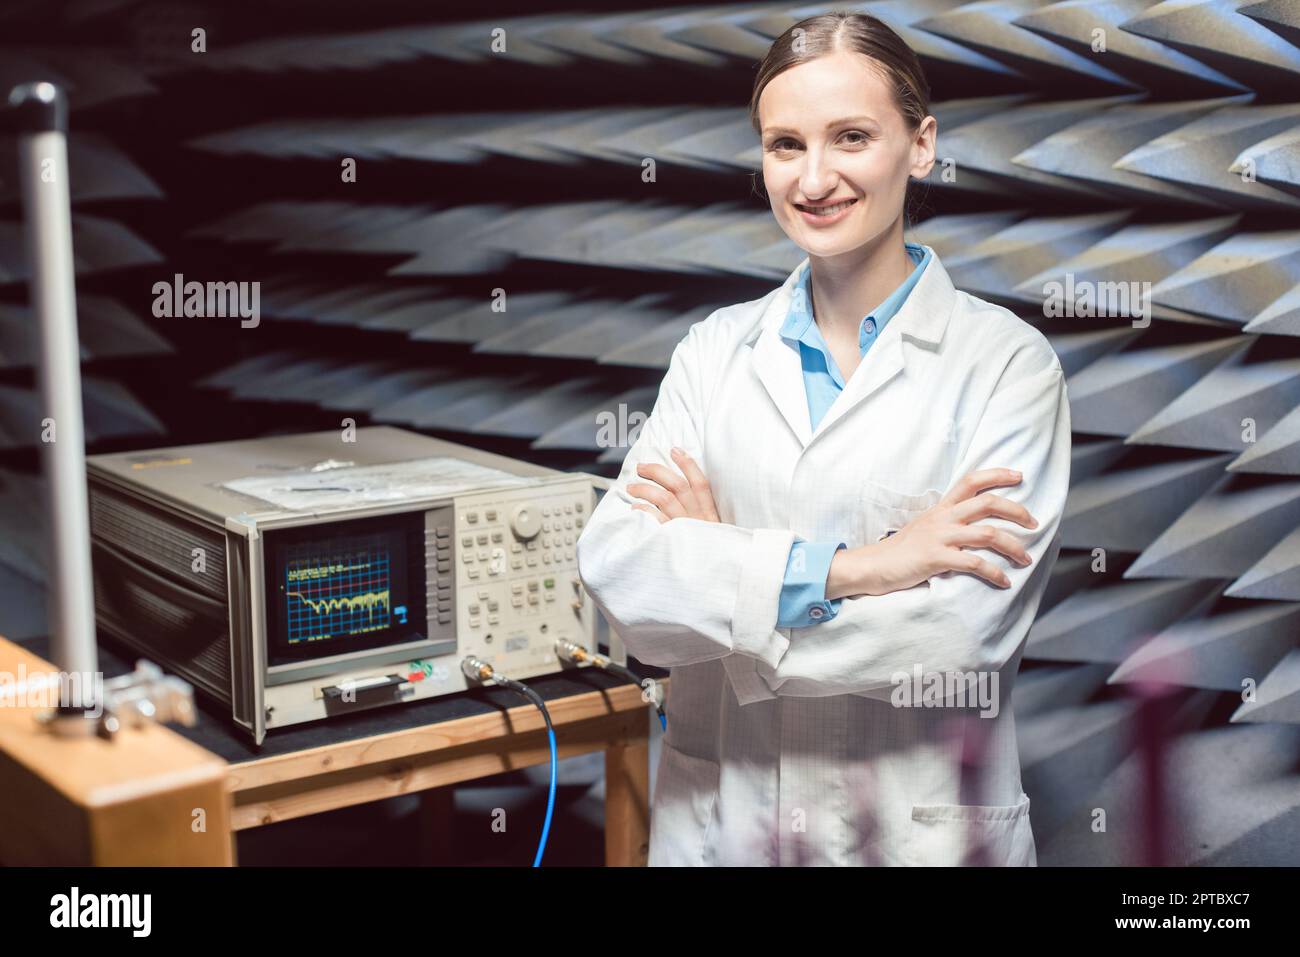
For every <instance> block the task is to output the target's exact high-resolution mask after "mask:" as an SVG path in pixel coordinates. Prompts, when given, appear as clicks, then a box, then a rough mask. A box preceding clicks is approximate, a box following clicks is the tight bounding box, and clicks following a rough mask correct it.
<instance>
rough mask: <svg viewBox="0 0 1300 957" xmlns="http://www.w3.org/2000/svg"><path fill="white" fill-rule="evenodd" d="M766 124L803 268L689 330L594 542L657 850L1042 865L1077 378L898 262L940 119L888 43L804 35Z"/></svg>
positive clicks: (880, 34) (766, 104) (870, 29)
mask: <svg viewBox="0 0 1300 957" xmlns="http://www.w3.org/2000/svg"><path fill="white" fill-rule="evenodd" d="M750 111H751V116H752V118H753V120H754V126H755V129H756V130H757V131H758V132H759V135H760V137H761V140H762V149H763V179H764V182H765V185H766V187H767V192H768V194H769V197H770V201H771V206H772V212H773V214H774V215H775V216H776V218H777V221H778V222H779V223H780V224H781V227H782V228H783V229H784V230H785V232H786V233H787V234H788V235H789V236H790V238H791V239H792V240H794V242H795V243H797V244H798V245H799V246H800V247H801V248H803V249H804V250H805V251H806V252H807V253H808V256H807V258H806V259H804V261H803V262H802V263H800V265H799V266H798V267H797V268H796V269H795V271H794V272H793V273H791V274H790V276H789V277H788V278H787V279H786V281H785V283H784V284H783V285H782V286H781V287H779V288H777V289H775V290H773V291H771V292H770V293H768V294H767V295H766V296H763V297H762V298H760V299H756V300H753V301H750V302H744V303H739V304H737V305H733V306H728V307H725V308H722V309H719V310H717V311H715V312H714V313H712V314H711V315H710V316H709V317H708V318H707V319H705V320H704V321H703V322H699V323H697V324H695V325H694V326H692V327H691V329H690V330H689V332H688V333H687V335H686V337H685V338H684V339H683V340H682V342H681V343H680V344H679V345H678V346H677V348H676V350H675V351H674V353H673V357H672V361H671V364H670V366H669V369H668V372H667V374H666V375H665V377H664V380H663V383H662V385H661V387H660V392H659V396H658V399H657V401H656V403H655V406H654V409H653V410H652V412H651V415H650V418H649V419H648V420H647V421H646V423H645V424H644V426H643V427H642V430H641V432H640V434H639V436H638V438H637V441H636V442H635V444H634V445H633V446H632V448H631V450H630V451H629V453H628V456H627V459H626V460H625V462H624V464H623V468H622V473H621V475H620V476H619V479H618V482H617V483H616V485H615V486H614V487H613V488H612V489H611V490H610V492H609V493H607V494H606V496H605V497H604V499H603V500H602V501H601V503H600V505H599V507H598V508H597V509H596V510H595V512H594V513H593V515H592V516H591V519H590V521H589V522H588V524H587V527H586V529H585V530H584V532H583V534H582V537H581V539H580V540H579V542H578V562H579V569H580V574H581V576H582V579H583V581H584V583H585V585H586V587H587V589H588V591H589V592H590V594H591V595H592V596H593V598H594V600H595V602H596V603H597V605H598V607H600V609H601V610H602V611H603V612H604V614H605V615H606V616H607V617H608V618H609V620H610V623H611V626H612V627H613V628H615V629H616V630H617V631H618V633H619V635H620V636H621V637H622V639H623V641H624V642H625V644H626V646H627V649H628V651H629V652H630V653H631V654H633V655H635V656H636V657H637V658H639V659H641V660H642V661H644V662H647V663H649V664H653V665H659V666H662V667H668V668H671V669H672V680H671V686H670V691H669V704H668V714H669V723H668V731H667V734H666V736H665V740H664V744H663V751H662V754H661V757H660V763H659V770H658V781H657V785H656V789H655V795H654V804H653V812H652V813H653V816H652V825H651V843H650V863H651V864H721V865H787V864H964V863H989V864H1002V865H1028V864H1035V863H1036V854H1035V848H1034V840H1033V834H1032V832H1031V830H1030V825H1029V815H1028V810H1029V799H1028V797H1027V796H1026V795H1025V793H1024V791H1023V790H1022V788H1021V782H1020V766H1019V760H1018V757H1017V751H1016V737H1015V722H1014V718H1013V715H1012V711H1011V707H1010V694H1011V685H1012V683H1013V680H1014V676H1015V674H1016V671H1017V668H1018V666H1019V663H1020V655H1021V651H1022V649H1023V644H1024V640H1025V636H1026V633H1027V631H1028V629H1029V625H1030V623H1031V622H1032V620H1033V618H1034V615H1035V612H1036V610H1037V608H1038V604H1039V601H1040V599H1041V597H1042V593H1043V589H1044V587H1045V584H1046V582H1047V578H1048V574H1049V572H1050V569H1051V566H1052V564H1053V563H1054V561H1055V560H1056V554H1057V551H1058V548H1059V541H1058V539H1057V537H1056V532H1057V528H1058V526H1059V524H1060V520H1061V513H1062V509H1063V507H1064V504H1065V497H1066V491H1067V488H1068V485H1069V469H1070V419H1069V407H1068V404H1067V401H1066V392H1065V383H1064V376H1063V374H1062V370H1061V365H1060V363H1059V361H1058V360H1057V357H1056V355H1055V354H1054V353H1053V351H1052V349H1051V347H1050V346H1049V345H1048V343H1047V340H1046V339H1045V338H1044V337H1043V336H1042V335H1041V334H1040V333H1039V332H1038V331H1037V330H1036V329H1034V328H1033V327H1032V326H1030V325H1028V324H1026V323H1024V322H1022V321H1021V320H1020V319H1019V318H1017V317H1016V316H1015V315H1014V314H1012V313H1011V312H1009V311H1007V310H1006V309H1003V308H1001V307H999V306H996V305H992V304H990V303H987V302H984V301H982V300H980V299H977V298H975V297H974V296H971V295H968V294H966V293H963V292H958V291H957V290H955V289H954V288H953V286H952V282H951V281H950V279H949V277H948V274H947V272H946V271H945V270H944V267H943V264H942V263H941V262H940V260H939V258H938V256H937V255H935V254H934V250H933V249H931V248H930V247H927V246H921V245H917V244H905V243H904V241H903V214H904V203H905V197H906V192H907V187H908V181H909V179H922V178H923V177H925V176H926V175H927V174H928V173H929V171H930V168H931V166H932V165H933V163H934V159H935V126H936V124H935V119H934V117H933V116H930V115H929V111H928V88H927V86H926V83H925V80H924V77H923V75H922V72H921V68H920V65H919V63H918V61H917V59H916V56H915V54H914V53H913V52H912V51H911V50H910V49H909V48H908V47H907V45H906V44H904V43H903V41H902V40H901V39H899V37H898V36H897V35H896V34H895V33H894V32H893V31H891V30H890V29H889V28H888V27H886V26H885V25H884V24H883V23H881V22H880V21H879V20H876V19H874V18H872V17H869V16H864V15H856V14H827V15H823V16H817V17H812V18H810V19H807V20H804V21H802V22H801V23H799V24H797V25H795V26H794V27H791V28H790V30H788V31H787V32H786V33H785V34H783V35H782V36H781V37H779V38H778V39H777V40H776V41H775V42H774V43H773V45H772V48H771V50H770V51H769V52H768V54H767V56H766V57H765V58H764V60H763V62H762V64H761V65H760V67H759V71H758V77H757V80H756V83H755V87H754V96H753V99H752V100H751V107H750ZM1012 469H1016V470H1019V471H1018V472H1012V471H1011V470H1012ZM995 488H996V489H999V490H1000V493H994V492H993V491H990V490H991V489H995Z"/></svg>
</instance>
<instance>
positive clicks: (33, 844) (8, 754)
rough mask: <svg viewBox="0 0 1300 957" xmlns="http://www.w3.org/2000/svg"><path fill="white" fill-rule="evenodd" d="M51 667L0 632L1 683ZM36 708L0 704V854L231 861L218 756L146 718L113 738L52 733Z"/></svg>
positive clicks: (15, 861) (54, 860)
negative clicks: (40, 721)
mask: <svg viewBox="0 0 1300 957" xmlns="http://www.w3.org/2000/svg"><path fill="white" fill-rule="evenodd" d="M55 670H56V669H55V668H54V666H53V665H51V664H50V663H49V662H46V661H43V660H42V659H40V658H38V657H36V656H35V655H33V654H30V653H29V652H27V651H24V650H23V649H22V648H20V647H19V646H17V645H15V644H13V643H12V642H9V641H6V640H5V639H3V638H0V672H4V673H5V675H6V682H7V685H8V689H7V690H12V689H13V688H14V682H15V681H16V678H17V676H18V675H19V674H20V673H25V674H27V675H31V674H33V673H50V672H54V671H55ZM38 704H39V702H38ZM39 710H41V709H40V708H39V707H33V706H31V702H29V701H28V702H25V701H22V700H18V701H6V702H5V703H3V704H0V863H3V864H6V865H93V866H139V865H221V866H229V865H231V864H232V863H233V857H234V855H233V834H232V831H231V828H230V795H229V793H228V791H227V787H226V763H225V762H224V761H222V760H221V759H220V758H218V757H216V756H215V755H213V754H210V753H208V752H207V751H206V750H204V749H203V748H201V747H199V746H198V745H196V744H194V743H192V742H190V741H188V740H186V739H185V738H183V737H181V736H180V735H179V734H177V733H176V732H175V731H172V730H171V729H170V728H166V727H163V726H161V725H156V724H152V723H150V724H147V725H146V726H145V727H143V728H141V729H138V730H137V729H132V728H125V729H123V730H122V731H120V732H118V734H117V735H116V737H115V738H114V739H113V740H111V741H108V740H104V739H101V738H98V737H94V736H88V737H80V738H60V737H56V736H54V735H52V734H50V733H49V732H48V731H46V730H44V729H43V728H42V727H41V726H40V725H39V724H38V723H37V721H36V715H37V713H38V712H39Z"/></svg>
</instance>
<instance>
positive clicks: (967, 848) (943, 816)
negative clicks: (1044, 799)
mask: <svg viewBox="0 0 1300 957" xmlns="http://www.w3.org/2000/svg"><path fill="white" fill-rule="evenodd" d="M906 856H907V862H908V863H909V864H910V865H912V866H919V867H961V866H966V865H973V864H983V865H986V866H989V867H1035V866H1037V864H1038V856H1037V853H1036V851H1035V848H1034V833H1033V831H1032V829H1031V828H1030V826H1029V795H1027V794H1025V793H1024V792H1023V791H1022V792H1021V794H1020V803H1019V804H1008V805H980V804H917V805H913V807H912V820H911V824H910V827H909V830H908V836H907V855H906Z"/></svg>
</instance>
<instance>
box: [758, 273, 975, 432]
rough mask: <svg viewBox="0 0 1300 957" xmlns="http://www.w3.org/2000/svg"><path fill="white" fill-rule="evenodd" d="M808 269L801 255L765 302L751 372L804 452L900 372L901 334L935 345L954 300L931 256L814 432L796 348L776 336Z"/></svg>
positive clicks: (953, 292)
mask: <svg viewBox="0 0 1300 957" xmlns="http://www.w3.org/2000/svg"><path fill="white" fill-rule="evenodd" d="M931 252H933V250H931ZM807 268H809V261H808V259H807V257H805V258H804V260H803V262H801V263H800V264H799V265H798V266H796V267H795V269H794V271H793V272H791V273H790V275H789V276H788V277H787V278H786V281H785V283H784V284H783V285H781V286H780V287H779V288H778V289H777V290H776V294H775V295H774V296H772V298H771V299H769V300H768V303H767V306H766V307H765V308H764V309H763V313H762V316H761V318H760V322H759V332H758V335H757V338H756V339H755V340H754V341H753V343H752V345H753V364H754V371H755V373H756V374H757V375H758V378H759V381H761V382H762V384H763V388H764V389H765V390H766V391H767V394H768V395H769V396H770V397H771V399H772V402H773V404H774V405H775V406H776V408H777V410H778V411H779V412H780V413H781V418H783V419H784V420H785V422H786V425H787V426H789V428H790V430H791V431H792V432H793V433H794V434H795V435H796V436H797V437H798V439H799V444H800V447H801V448H807V447H808V446H809V445H810V444H811V443H812V442H813V440H815V439H817V438H819V437H820V436H822V435H823V434H825V432H826V431H827V430H828V429H830V428H831V427H832V426H834V425H835V423H836V422H838V421H840V420H841V419H843V418H845V416H847V415H848V414H849V413H850V412H851V411H852V410H853V409H854V408H856V407H857V406H858V405H860V404H861V403H862V402H863V401H864V400H865V399H867V398H868V397H869V396H871V395H872V393H874V392H876V391H878V390H879V389H880V388H881V387H882V386H884V385H885V384H886V383H887V382H889V380H890V379H892V378H893V377H894V376H896V375H897V374H898V373H899V372H900V371H902V369H903V367H904V365H905V350H904V348H903V338H904V336H907V337H909V338H910V339H914V340H916V341H918V342H920V343H922V344H923V345H926V346H931V347H932V346H937V345H938V343H939V341H940V340H941V339H942V338H943V331H944V328H945V327H946V326H947V323H948V317H949V315H950V314H951V312H952V310H953V307H954V305H955V304H956V302H957V294H956V290H955V288H954V287H953V284H952V279H951V278H949V276H948V271H947V270H946V269H944V268H943V264H942V263H941V262H939V256H938V254H937V253H935V254H933V255H932V257H931V259H930V264H929V265H928V266H927V267H926V269H925V272H924V273H922V275H921V278H920V279H919V280H918V281H917V284H916V286H915V288H913V289H912V292H911V294H910V295H909V296H908V297H907V301H906V302H904V303H903V307H902V308H901V309H900V310H899V311H898V313H897V314H896V315H895V316H894V317H893V318H892V319H890V320H889V322H887V323H886V324H885V328H884V331H883V332H881V334H880V338H879V339H878V340H877V341H876V343H875V344H874V345H873V346H872V347H871V349H870V351H868V352H867V355H866V357H865V358H864V359H863V361H862V362H861V363H860V364H859V366H858V368H857V369H856V370H855V371H854V373H853V375H852V377H851V378H850V379H849V381H848V382H847V383H846V384H845V388H844V391H843V392H841V393H840V394H839V396H838V397H836V399H835V401H834V403H832V405H831V407H830V409H829V410H827V412H826V415H825V416H824V417H823V418H822V420H821V422H820V423H818V425H817V431H816V432H815V433H814V432H813V430H812V424H811V422H810V421H809V416H808V395H807V392H806V391H805V386H804V377H803V364H802V362H801V360H800V357H799V347H798V345H797V344H796V343H791V342H788V341H786V339H784V338H783V337H782V336H781V332H780V330H781V324H782V323H783V322H784V321H785V317H786V313H787V312H788V311H789V309H790V298H791V294H792V293H793V290H794V288H795V286H796V285H797V284H798V279H799V275H800V273H801V271H802V270H804V269H807Z"/></svg>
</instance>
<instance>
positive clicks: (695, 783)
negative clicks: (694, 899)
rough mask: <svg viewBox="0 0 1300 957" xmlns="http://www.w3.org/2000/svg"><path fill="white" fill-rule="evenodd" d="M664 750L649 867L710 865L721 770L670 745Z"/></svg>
mask: <svg viewBox="0 0 1300 957" xmlns="http://www.w3.org/2000/svg"><path fill="white" fill-rule="evenodd" d="M662 748H663V753H662V754H661V756H660V759H659V770H658V777H657V779H656V781H655V795H654V801H653V812H652V817H651V821H650V828H651V834H650V859H649V864H650V866H652V867H661V866H667V867H698V866H701V865H704V864H707V863H709V860H708V859H707V858H708V856H709V852H708V841H709V836H710V833H711V832H712V829H713V816H714V805H715V804H716V802H717V798H718V785H719V783H720V778H721V768H720V766H719V765H718V764H717V763H716V762H714V761H707V760H705V759H703V758H697V757H695V756H694V755H690V754H686V753H685V752H683V751H679V750H677V749H676V748H675V747H673V746H672V745H670V744H668V742H667V741H664V742H663V744H662Z"/></svg>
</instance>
